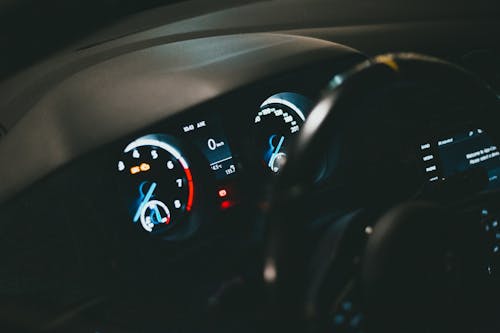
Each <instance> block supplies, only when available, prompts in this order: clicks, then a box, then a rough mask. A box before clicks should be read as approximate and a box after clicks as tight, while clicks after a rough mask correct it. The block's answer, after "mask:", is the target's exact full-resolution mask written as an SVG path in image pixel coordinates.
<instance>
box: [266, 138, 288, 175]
mask: <svg viewBox="0 0 500 333" xmlns="http://www.w3.org/2000/svg"><path fill="white" fill-rule="evenodd" d="M283 141H285V137H284V136H281V139H280V142H278V145H277V146H276V149H275V150H274V153H273V154H272V155H271V158H270V159H269V163H268V166H269V167H270V168H272V165H271V163H272V162H273V157H274V156H276V155H278V153H279V152H280V149H281V146H282V145H283Z"/></svg>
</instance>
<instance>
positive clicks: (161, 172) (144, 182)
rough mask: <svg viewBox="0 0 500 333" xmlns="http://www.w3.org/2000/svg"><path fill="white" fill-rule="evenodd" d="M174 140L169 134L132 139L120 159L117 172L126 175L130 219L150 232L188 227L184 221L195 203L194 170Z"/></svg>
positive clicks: (171, 230)
mask: <svg viewBox="0 0 500 333" xmlns="http://www.w3.org/2000/svg"><path fill="white" fill-rule="evenodd" d="M173 142H174V139H173V138H171V137H169V136H167V135H162V134H155V135H147V136H143V137H141V138H139V139H137V140H135V141H133V142H131V143H130V144H129V145H128V146H127V147H126V148H125V149H124V151H123V156H122V158H121V160H120V161H118V171H119V172H120V173H121V174H123V175H124V176H125V177H126V178H125V179H124V183H125V188H126V192H127V193H125V195H126V196H127V198H128V200H127V201H128V205H129V213H130V219H131V222H132V223H134V224H136V225H137V227H138V228H139V229H140V230H143V231H145V232H148V233H153V234H162V235H165V234H172V233H173V231H174V230H175V231H179V230H181V229H186V228H184V227H183V224H184V223H185V222H186V221H185V220H186V215H187V214H188V213H189V211H190V210H191V208H192V206H193V200H194V183H193V177H192V173H191V169H190V167H189V164H188V162H187V160H186V158H185V157H184V156H182V154H181V152H180V150H179V149H178V148H177V147H176V146H175V144H174V143H173ZM176 234H178V232H176Z"/></svg>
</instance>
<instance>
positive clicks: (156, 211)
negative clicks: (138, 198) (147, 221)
mask: <svg viewBox="0 0 500 333" xmlns="http://www.w3.org/2000/svg"><path fill="white" fill-rule="evenodd" d="M155 215H156V221H157V223H155V224H158V223H161V222H162V218H161V214H160V210H159V209H158V206H155Z"/></svg>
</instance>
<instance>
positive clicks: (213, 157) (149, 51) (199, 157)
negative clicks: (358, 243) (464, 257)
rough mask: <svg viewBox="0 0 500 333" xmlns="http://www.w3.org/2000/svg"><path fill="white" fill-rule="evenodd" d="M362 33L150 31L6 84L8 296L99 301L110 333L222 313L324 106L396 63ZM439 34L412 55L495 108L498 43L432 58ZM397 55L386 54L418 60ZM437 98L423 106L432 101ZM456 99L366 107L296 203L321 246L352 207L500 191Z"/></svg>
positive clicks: (499, 155)
mask: <svg viewBox="0 0 500 333" xmlns="http://www.w3.org/2000/svg"><path fill="white" fill-rule="evenodd" d="M455 23H456V24H463V22H459V23H457V22H455ZM455 23H453V24H455ZM422 24H423V23H422ZM453 24H450V26H453ZM492 24H493V23H492ZM362 28H366V29H367V31H369V32H370V33H368V32H366V36H367V38H366V40H365V41H364V42H362V43H360V44H363V43H365V44H364V45H370V48H372V49H369V50H367V52H364V51H360V50H357V49H355V48H353V47H351V45H349V44H347V46H344V45H340V44H336V43H334V42H332V41H330V40H331V39H335V38H338V39H339V40H340V39H342V38H345V37H346V36H347V35H349V34H347V35H346V31H345V30H343V31H342V32H339V31H338V30H335V31H333V30H332V31H330V30H329V28H328V27H324V28H323V27H321V28H320V27H314V28H311V30H308V31H306V30H293V29H281V30H279V31H262V32H261V31H259V32H252V31H242V32H238V33H234V34H233V33H226V34H220V35H217V34H214V35H212V36H201V35H199V36H198V35H197V36H193V37H192V38H187V37H186V38H185V40H180V39H179V40H175V41H168V38H167V39H165V38H166V37H159V36H158V35H155V34H161V33H163V32H161V31H159V29H157V30H156V31H151V32H150V33H151V34H153V35H152V36H149V37H146V36H147V33H146V32H143V33H142V34H139V35H135V36H133V37H129V36H125V37H122V38H121V39H120V38H118V39H117V40H111V41H108V42H103V43H99V44H96V45H91V46H89V47H87V48H82V49H78V51H75V52H73V53H70V54H69V55H64V54H63V55H62V56H60V58H57V57H55V60H49V61H48V62H47V63H44V64H41V65H39V67H36V66H35V67H34V68H31V69H28V70H27V72H25V73H21V74H19V75H18V76H15V77H12V78H10V79H9V80H6V81H5V82H4V83H3V87H12V88H11V89H4V90H3V92H2V94H3V97H4V98H2V100H3V101H2V102H0V115H2V118H0V125H2V127H5V132H6V133H5V135H4V136H3V137H0V156H3V157H5V158H2V163H0V175H1V179H2V186H1V187H0V200H1V201H0V202H1V205H0V221H1V224H0V230H1V239H2V240H1V241H0V249H1V251H0V253H3V255H2V256H1V257H2V265H0V290H1V292H2V294H3V295H7V296H9V297H17V296H19V295H22V296H26V295H30V296H33V295H35V296H36V297H38V298H40V299H42V300H43V301H44V302H48V303H50V304H58V305H61V304H62V305H64V306H70V305H74V304H79V302H81V301H82V300H88V299H93V300H94V299H96V300H98V301H97V303H98V304H99V305H97V306H96V307H95V308H93V309H92V310H91V311H90V313H91V314H90V315H89V316H90V317H91V318H92V320H94V321H95V322H97V323H98V324H94V322H93V323H92V324H91V329H92V330H94V331H95V329H98V330H102V331H103V332H107V331H109V332H113V331H114V330H113V329H112V328H110V329H108V324H109V322H112V324H111V325H110V326H111V327H114V326H115V325H117V326H120V325H123V326H126V327H127V328H128V329H129V330H130V331H134V329H136V330H140V331H145V330H148V329H149V330H155V329H157V328H158V323H157V322H156V321H151V322H150V323H149V322H148V321H146V320H144V317H145V316H146V315H147V316H152V317H154V316H160V313H161V311H164V309H151V308H148V305H147V304H151V302H152V301H151V299H154V300H155V301H154V302H156V303H158V304H160V303H161V300H163V299H165V298H168V299H169V300H176V302H177V304H178V305H179V304H180V305H181V306H182V311H180V312H183V314H182V315H179V318H181V319H182V320H186V319H187V318H190V315H192V314H193V313H198V312H199V311H201V312H203V313H205V314H206V312H207V307H208V308H212V307H217V306H219V305H220V303H221V302H223V299H222V296H221V295H225V294H226V290H228V289H231V288H232V287H233V286H234V285H239V284H244V282H245V281H246V280H248V279H251V278H252V274H253V273H250V272H251V271H252V269H254V268H256V267H259V265H260V261H259V258H260V257H259V255H261V253H260V252H258V249H259V244H261V243H262V242H263V240H262V234H263V231H262V230H263V228H264V226H263V224H264V221H262V216H261V215H259V212H261V211H262V209H264V210H265V208H266V207H267V205H268V204H269V202H268V197H267V196H266V195H267V194H268V191H269V189H271V188H273V186H275V185H276V184H277V181H278V179H279V177H280V173H281V171H282V168H283V167H284V166H285V164H286V161H287V159H288V157H289V156H288V154H290V153H291V149H292V148H291V147H293V145H294V140H295V139H296V138H297V135H298V133H299V132H300V130H301V128H302V125H303V124H304V122H305V121H306V119H307V117H308V115H309V114H310V112H311V110H312V109H313V107H314V106H315V105H316V102H317V101H318V100H319V99H320V98H321V97H322V96H323V93H324V91H325V89H326V88H327V87H331V86H332V85H335V84H336V80H338V79H339V77H341V76H342V74H343V73H345V72H347V71H348V70H350V69H351V68H352V67H353V66H355V65H357V64H359V63H360V62H363V61H366V60H367V59H368V58H369V57H370V56H371V55H373V54H375V53H379V52H378V51H380V52H383V51H386V48H382V47H381V48H380V50H378V48H377V47H376V46H374V45H372V44H373V43H370V40H369V39H370V38H371V36H372V35H371V34H372V33H373V31H374V30H373V29H369V28H368V27H367V26H360V28H359V29H362ZM428 28H429V27H426V28H425V29H422V26H420V28H418V27H417V28H415V31H416V32H414V33H415V35H419V33H422V31H427V30H426V29H428ZM496 28H497V29H498V28H499V27H498V22H496ZM405 29H408V27H407V28H405ZM419 29H420V30H419ZM271 30H272V29H271ZM458 30H460V29H458ZM477 30H480V29H479V28H478V29H477ZM360 31H361V30H360ZM474 31H475V30H474ZM474 31H473V32H471V35H472V37H476V36H477V35H481V36H483V32H477V34H476V35H474ZM350 33H352V36H347V37H350V38H352V40H353V41H358V42H359V41H360V40H361V39H362V38H361V37H360V36H362V35H363V33H362V32H357V33H356V32H352V31H351V32H350ZM384 33H385V32H384ZM393 34H394V36H397V33H395V32H393ZM450 34H451V32H450ZM410 35H411V34H410ZM342 36H344V37H342ZM404 36H405V35H404V34H403V36H402V37H404ZM419 36H421V35H419ZM421 37H422V36H421ZM469 37H470V36H469ZM129 38H130V39H129ZM439 38H440V37H436V40H433V39H432V38H430V37H429V43H428V45H426V47H425V48H421V47H417V48H419V49H417V50H416V51H420V49H423V50H424V51H428V50H429V49H431V50H432V51H434V53H435V54H436V55H439V56H442V57H444V58H446V59H447V60H449V61H452V62H454V63H458V64H460V65H462V66H465V67H466V68H468V69H470V70H471V71H474V72H475V73H476V75H478V77H479V78H480V79H481V80H484V81H486V82H488V84H489V85H490V87H491V89H493V90H497V95H498V96H500V90H499V81H498V78H499V75H500V71H499V68H500V67H499V66H500V64H499V63H498V57H496V55H498V54H499V53H498V52H499V50H498V44H495V41H491V43H490V44H493V46H492V45H490V44H488V43H487V45H484V47H483V48H479V49H478V48H475V47H474V48H472V47H469V46H467V45H465V46H464V45H460V47H458V48H457V49H453V50H451V51H450V50H449V49H447V48H445V49H441V48H439V47H435V48H433V45H435V44H436V43H438V42H439V41H440V39H439ZM403 39H404V38H403ZM443 39H444V38H443ZM473 39H474V38H470V39H469V41H471V43H472V40H473ZM138 40H139V42H138ZM395 40H398V39H395ZM417 40H419V39H418V38H417ZM398 41H399V45H394V46H393V47H392V49H397V50H402V51H406V49H408V48H409V47H408V45H407V43H408V42H407V41H406V42H401V40H400V39H399V40H398ZM410 44H411V43H410ZM417 44H418V43H417ZM410 46H411V45H410ZM495 47H496V48H495ZM367 49H368V48H367ZM54 64H57V65H54ZM484 68H487V70H484ZM484 73H488V75H485V74H484ZM491 73H493V74H491ZM27 77H31V78H33V79H32V80H26V78H27ZM427 93H429V92H428V91H422V95H421V96H422V99H426V98H432V95H431V94H430V93H429V96H426V95H425V94H427ZM434 93H435V92H434ZM449 102H450V105H453V107H452V108H449V107H448V106H447V105H444V104H443V106H442V109H443V112H442V113H437V114H436V113H432V114H431V113H429V112H427V111H426V110H425V109H422V107H421V105H420V104H419V102H418V101H413V103H409V104H408V107H407V108H406V109H405V110H399V112H397V113H393V112H391V111H387V110H373V109H366V110H358V111H357V112H356V113H353V114H352V115H350V116H349V119H348V121H349V122H348V123H349V124H350V126H346V127H342V128H341V129H340V130H339V131H338V132H337V133H334V134H333V135H332V138H331V139H329V141H327V142H324V153H323V154H321V155H320V156H317V157H316V158H315V159H314V160H311V161H304V163H310V164H312V165H314V174H313V175H311V181H312V182H313V183H314V190H313V191H311V193H310V194H309V196H308V199H307V201H304V202H303V203H301V204H302V205H303V207H301V210H305V211H307V212H308V215H307V217H306V218H307V219H308V221H310V222H308V227H309V228H310V229H311V235H312V236H309V237H311V242H314V241H315V239H316V238H317V237H319V236H320V235H321V234H322V233H323V232H324V230H325V228H326V226H327V225H328V223H330V222H331V221H332V219H334V218H335V217H338V216H342V215H344V214H346V213H347V212H350V211H353V210H356V209H358V208H360V207H368V206H370V205H372V206H376V205H384V204H388V203H389V202H394V201H404V200H408V199H414V198H419V199H432V200H437V201H440V202H451V201H457V200H460V198H462V197H465V196H469V195H473V194H479V193H483V192H488V191H491V190H497V189H499V187H500V151H499V150H498V146H497V144H496V143H495V141H494V140H493V138H492V137H491V136H490V133H489V130H488V128H489V126H488V123H487V121H485V120H484V119H482V118H479V117H475V114H474V111H473V110H472V111H471V110H469V109H467V110H464V109H461V108H460V105H459V103H457V102H456V101H449ZM2 110H5V111H4V113H3V114H2V113H1V111H2ZM493 206H494V205H492V204H491V203H490V202H487V201H479V202H478V203H477V205H476V207H475V208H474V210H473V211H471V215H472V216H473V218H475V219H477V221H478V225H481V226H482V228H485V230H486V231H485V237H486V239H487V240H486V241H485V242H486V243H485V244H487V246H486V248H487V249H486V250H487V251H488V253H489V254H488V257H487V259H485V260H486V261H485V265H486V267H487V270H488V272H489V274H493V271H494V270H496V265H497V260H498V259H497V257H496V256H495V255H496V253H497V252H500V242H499V241H498V239H499V238H498V235H499V233H497V230H498V231H499V232H500V227H499V225H498V220H497V219H496V216H497V215H496V214H497V212H496V211H495V209H494V208H493ZM304 207H306V208H304ZM299 218H302V217H301V216H299ZM20 262H22V263H23V264H22V265H20V264H19V263H20ZM499 263H500V262H499ZM159 286H161V288H160V287H159ZM114 299H119V300H120V301H114ZM207 300H208V301H207ZM154 302H153V303H154ZM101 304H102V305H101ZM207 304H208V305H207ZM200 309H201V310H200ZM146 310H147V311H146ZM175 310H176V309H167V311H175ZM124 314H125V315H124ZM127 314H128V315H127ZM109 318H120V319H119V320H118V319H113V320H108V319H109ZM182 320H179V322H176V323H173V324H172V325H173V326H174V328H173V331H175V328H179V327H184V325H185V323H182ZM200 322H201V321H200ZM102 323H106V324H102ZM247 324H248V323H247ZM99 325H103V326H99ZM148 325H150V326H148ZM196 325H197V323H194V322H193V323H189V325H188V326H190V328H192V329H194V330H196V329H199V328H200V327H197V326H196ZM200 325H201V324H200ZM191 326H193V327H191ZM106 329H108V330H106ZM246 329H248V331H252V325H251V324H248V326H247V327H246Z"/></svg>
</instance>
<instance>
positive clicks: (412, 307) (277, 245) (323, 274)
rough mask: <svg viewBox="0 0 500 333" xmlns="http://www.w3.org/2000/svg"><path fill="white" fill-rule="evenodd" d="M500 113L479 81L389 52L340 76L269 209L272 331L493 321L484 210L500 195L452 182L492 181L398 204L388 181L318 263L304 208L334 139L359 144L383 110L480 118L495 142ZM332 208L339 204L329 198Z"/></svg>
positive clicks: (344, 218)
mask: <svg viewBox="0 0 500 333" xmlns="http://www.w3.org/2000/svg"><path fill="white" fill-rule="evenodd" d="M499 111H500V110H499V103H498V100H497V97H496V96H495V94H494V93H493V92H491V91H490V90H489V88H488V87H486V86H485V84H484V83H483V82H481V81H480V80H478V79H477V78H476V77H474V76H473V75H472V74H470V73H468V72H466V71H464V70H463V69H461V68H459V67H457V66H455V65H453V64H450V63H448V62H445V61H442V60H438V59H435V58H431V57H427V56H422V55H416V54H388V55H382V56H378V57H376V58H374V59H372V60H369V61H366V62H364V63H361V64H359V65H358V66H356V67H355V68H353V69H352V70H350V71H348V72H347V73H344V74H342V75H338V76H336V77H334V78H333V79H332V81H331V83H330V84H329V85H328V87H327V88H326V89H325V91H324V93H323V94H322V97H321V98H320V100H319V102H318V103H317V104H316V106H315V107H314V108H313V111H312V112H311V114H310V116H309V117H308V119H307V120H306V123H305V124H304V126H303V128H302V130H301V132H300V134H299V136H298V139H297V141H296V144H295V146H294V148H293V149H292V152H291V153H290V157H289V159H288V162H287V165H286V166H285V168H284V170H283V172H282V175H281V177H280V179H279V180H278V181H277V184H276V186H275V188H274V190H273V191H272V192H271V195H270V202H271V204H270V205H269V206H268V207H267V208H265V209H264V211H263V214H264V215H265V216H266V221H267V224H268V228H267V243H266V251H265V258H264V264H263V271H262V275H263V280H264V284H265V285H266V288H267V291H268V293H267V295H268V297H269V302H270V304H271V305H272V306H271V310H270V311H273V315H274V318H276V321H275V322H274V324H273V325H272V326H274V328H275V329H278V330H279V331H284V330H285V329H286V330H288V331H297V332H328V331H331V332H369V333H373V332H385V333H393V332H394V333H396V332H471V331H472V330H473V329H476V328H478V327H479V326H480V325H479V324H478V323H479V322H483V323H484V321H485V318H488V317H489V316H490V318H491V314H492V313H494V310H493V308H494V300H495V298H496V297H497V296H498V291H499V288H498V285H497V284H496V283H495V278H494V274H493V273H492V269H494V268H493V267H492V266H488V265H487V263H488V259H485V254H484V251H483V249H484V240H483V238H482V235H483V233H482V232H483V229H482V228H483V227H484V225H481V223H480V221H479V217H480V215H481V212H482V213H483V214H487V213H488V212H487V210H485V209H483V210H481V209H482V208H484V207H488V209H490V212H491V210H495V209H497V208H498V202H500V193H499V192H498V191H479V190H478V191H476V190H474V191H471V192H467V191H466V192H464V193H462V192H460V191H458V190H456V188H457V187H454V185H453V184H456V183H457V182H458V183H460V184H461V186H462V185H464V184H465V185H464V186H473V185H472V184H473V183H476V179H477V178H476V177H479V178H480V177H484V175H481V176H478V175H466V176H463V177H462V178H461V179H459V180H451V179H450V180H449V183H447V184H446V186H444V185H443V186H442V187H441V188H440V189H441V190H440V191H437V192H438V193H439V195H436V194H435V193H434V195H428V196H425V195H421V194H419V193H414V195H412V196H409V197H407V198H406V199H404V200H401V199H394V198H395V197H396V198H397V196H392V195H391V194H392V193H391V188H393V186H391V184H390V183H391V180H390V179H388V181H387V186H386V187H384V188H380V189H379V194H378V195H377V196H374V197H373V198H372V200H371V202H370V204H369V205H367V206H366V207H356V209H353V210H352V211H347V212H345V213H344V214H342V215H341V216H337V217H334V218H331V224H330V227H328V228H327V229H326V230H325V231H324V233H323V235H322V237H321V238H322V239H321V240H320V243H319V245H318V246H317V248H316V249H315V250H313V251H312V254H310V252H311V250H310V249H308V246H309V247H310V245H308V243H307V241H306V240H305V238H306V237H305V234H306V233H307V224H308V223H309V222H310V219H308V212H307V211H306V208H305V207H306V206H307V205H305V204H304V202H306V201H307V198H308V197H309V196H311V194H312V193H314V191H315V182H314V176H313V175H314V174H315V170H316V168H317V165H318V164H319V163H320V160H321V158H320V156H322V155H323V154H324V153H325V152H324V151H323V150H324V149H327V148H328V145H327V144H325V142H331V140H332V139H335V138H336V134H337V133H340V132H342V133H346V132H348V133H349V138H350V139H352V140H356V138H359V137H362V136H363V129H365V128H367V127H370V126H376V122H377V121H378V120H377V119H379V118H382V117H383V115H382V114H383V113H384V112H388V113H387V114H391V115H395V117H398V116H399V117H402V118H401V119H405V118H406V117H408V118H407V119H406V120H405V121H407V122H412V121H413V119H414V118H413V117H420V118H426V117H427V118H432V117H435V116H436V114H440V115H444V116H445V118H446V117H450V118H449V119H464V120H467V119H468V120H470V119H471V118H474V122H476V121H477V122H479V123H481V126H483V128H484V129H485V130H486V131H488V133H490V135H491V137H492V140H493V142H494V143H495V144H498V143H500V126H499V124H500V122H499V121H498V120H499V119H498V118H499V116H498V115H499V114H500V113H499ZM412 113H413V116H412ZM366 114H371V115H372V117H371V118H370V117H365V115H366ZM377 115H378V116H377ZM471 115H473V117H471ZM365 118H367V119H369V120H365V121H364V119H365ZM366 121H372V122H373V123H372V124H366ZM409 127H410V128H411V126H409ZM414 127H415V128H414V130H415V133H417V132H418V130H419V128H418V125H415V126H414ZM409 135H410V134H409ZM389 137H391V136H390V135H389ZM391 138H392V140H394V141H395V142H397V141H398V140H401V139H402V138H400V137H398V136H394V135H393V136H392V137H391ZM417 149H418V148H417ZM355 152H356V150H355ZM355 152H353V153H351V152H350V151H347V152H344V154H347V155H349V154H355ZM358 152H359V151H358ZM417 153H418V152H417V150H415V154H417ZM340 156H343V155H342V153H340ZM360 160H362V159H360ZM372 167H373V168H375V169H376V168H377V166H366V168H372ZM376 171H377V170H373V172H371V175H372V177H373V174H375V176H376ZM473 178H474V181H472V179H473ZM397 181H398V180H397V179H396V180H394V182H397ZM445 189H446V190H445ZM466 193H476V194H474V195H472V194H466ZM332 200H333V199H332ZM394 200H396V201H394ZM397 200H399V201H397ZM324 202H325V205H328V206H331V207H335V202H329V201H328V198H326V199H325V198H324ZM354 206H355V205H354ZM493 317H494V315H493ZM496 325H498V323H497V324H496Z"/></svg>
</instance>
